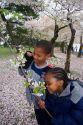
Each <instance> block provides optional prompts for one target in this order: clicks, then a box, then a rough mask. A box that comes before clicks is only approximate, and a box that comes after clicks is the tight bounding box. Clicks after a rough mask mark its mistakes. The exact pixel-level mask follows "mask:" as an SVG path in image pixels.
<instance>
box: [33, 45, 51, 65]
mask: <svg viewBox="0 0 83 125" xmlns="http://www.w3.org/2000/svg"><path fill="white" fill-rule="evenodd" d="M33 57H34V61H35V63H36V64H37V65H38V66H39V65H43V64H45V62H46V60H47V59H48V58H49V57H50V54H46V53H45V51H44V50H43V49H42V48H38V47H35V48H34V53H33Z"/></svg>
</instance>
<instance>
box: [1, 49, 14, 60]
mask: <svg viewBox="0 0 83 125" xmlns="http://www.w3.org/2000/svg"><path fill="white" fill-rule="evenodd" d="M12 51H13V53H12V52H11V51H10V48H8V47H0V58H7V57H10V56H12V55H13V54H15V49H12Z"/></svg>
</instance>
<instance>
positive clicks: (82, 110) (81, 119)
mask: <svg viewBox="0 0 83 125" xmlns="http://www.w3.org/2000/svg"><path fill="white" fill-rule="evenodd" d="M71 116H72V118H73V119H74V120H75V121H77V123H78V125H83V97H82V98H81V99H80V101H79V102H78V103H77V104H75V106H74V108H73V110H72V112H71Z"/></svg>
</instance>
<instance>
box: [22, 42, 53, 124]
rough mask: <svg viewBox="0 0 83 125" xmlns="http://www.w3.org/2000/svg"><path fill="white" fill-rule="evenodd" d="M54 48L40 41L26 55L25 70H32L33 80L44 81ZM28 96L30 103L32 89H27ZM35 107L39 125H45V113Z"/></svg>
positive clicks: (48, 43)
mask: <svg viewBox="0 0 83 125" xmlns="http://www.w3.org/2000/svg"><path fill="white" fill-rule="evenodd" d="M52 51H53V47H52V45H51V43H50V42H48V41H46V40H41V41H39V42H38V43H37V44H36V46H35V47H34V52H33V53H32V54H31V53H30V52H26V54H25V55H24V56H25V58H26V59H27V61H26V62H25V66H24V67H23V69H24V70H25V72H26V71H28V70H30V71H31V72H32V78H33V80H35V81H37V82H39V81H42V80H43V74H44V73H45V72H47V71H48V70H49V69H50V67H49V66H48V65H47V62H46V61H47V59H48V58H49V57H50V56H51V54H52ZM26 96H27V99H29V101H30V100H31V99H32V95H31V93H30V89H28V88H27V89H26ZM34 106H35V114H36V118H37V121H38V124H39V125H45V119H44V115H45V113H44V111H43V110H41V109H39V106H38V104H37V103H35V104H34Z"/></svg>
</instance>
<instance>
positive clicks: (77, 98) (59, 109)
mask: <svg viewBox="0 0 83 125" xmlns="http://www.w3.org/2000/svg"><path fill="white" fill-rule="evenodd" d="M46 108H47V109H48V111H49V112H50V113H51V114H52V116H53V119H52V120H51V121H52V125H83V88H82V87H81V86H80V85H79V84H78V82H77V81H70V82H69V84H68V86H67V87H66V88H65V90H64V91H63V92H62V93H61V94H60V95H58V94H49V93H47V96H46Z"/></svg>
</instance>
